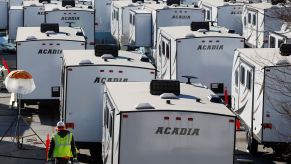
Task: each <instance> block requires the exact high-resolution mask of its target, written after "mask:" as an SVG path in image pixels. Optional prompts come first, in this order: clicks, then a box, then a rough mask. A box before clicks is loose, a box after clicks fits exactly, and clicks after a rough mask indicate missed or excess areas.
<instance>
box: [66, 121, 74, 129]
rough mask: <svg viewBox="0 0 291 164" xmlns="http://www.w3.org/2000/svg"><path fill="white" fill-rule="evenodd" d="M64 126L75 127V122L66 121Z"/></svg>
mask: <svg viewBox="0 0 291 164" xmlns="http://www.w3.org/2000/svg"><path fill="white" fill-rule="evenodd" d="M66 128H72V129H74V128H75V124H74V123H73V122H67V123H66Z"/></svg>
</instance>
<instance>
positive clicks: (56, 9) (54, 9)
mask: <svg viewBox="0 0 291 164" xmlns="http://www.w3.org/2000/svg"><path fill="white" fill-rule="evenodd" d="M58 10H60V9H59V8H57V7H55V8H53V9H52V11H58Z"/></svg>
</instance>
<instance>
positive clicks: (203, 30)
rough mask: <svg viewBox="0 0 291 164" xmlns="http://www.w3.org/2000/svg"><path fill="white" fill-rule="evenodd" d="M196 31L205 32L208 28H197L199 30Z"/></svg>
mask: <svg viewBox="0 0 291 164" xmlns="http://www.w3.org/2000/svg"><path fill="white" fill-rule="evenodd" d="M197 31H198V32H203V33H206V32H208V30H206V29H204V28H201V29H199V30H197Z"/></svg>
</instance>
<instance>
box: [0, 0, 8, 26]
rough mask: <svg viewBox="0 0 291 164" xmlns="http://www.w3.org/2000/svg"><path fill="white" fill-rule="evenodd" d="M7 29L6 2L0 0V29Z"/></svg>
mask: <svg viewBox="0 0 291 164" xmlns="http://www.w3.org/2000/svg"><path fill="white" fill-rule="evenodd" d="M7 29H8V2H7V1H6V0H0V31H1V30H7Z"/></svg>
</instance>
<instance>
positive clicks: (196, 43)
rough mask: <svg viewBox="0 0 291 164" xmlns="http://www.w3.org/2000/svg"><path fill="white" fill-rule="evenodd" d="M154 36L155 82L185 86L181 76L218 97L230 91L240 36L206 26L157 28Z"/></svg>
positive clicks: (193, 24) (202, 24)
mask: <svg viewBox="0 0 291 164" xmlns="http://www.w3.org/2000/svg"><path fill="white" fill-rule="evenodd" d="M158 36H159V37H158V44H159V48H158V53H157V54H158V55H157V69H158V77H159V78H161V79H173V80H175V79H177V80H180V81H183V82H185V79H184V78H183V76H194V77H197V78H198V79H197V82H200V83H202V84H203V85H206V86H207V87H209V88H210V89H211V90H212V91H213V92H215V93H216V94H217V95H219V96H223V93H224V89H225V87H227V89H228V90H230V89H231V78H230V77H231V70H232V61H233V57H234V50H235V49H237V48H243V47H244V38H243V37H242V36H240V35H239V34H234V33H232V31H229V30H228V29H226V28H224V27H216V26H210V27H209V24H208V22H192V24H191V27H190V26H180V27H161V28H160V31H159V34H158ZM229 94H230V93H229Z"/></svg>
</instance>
